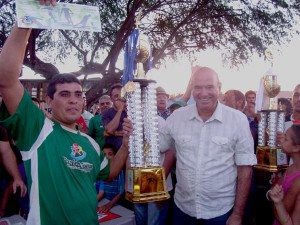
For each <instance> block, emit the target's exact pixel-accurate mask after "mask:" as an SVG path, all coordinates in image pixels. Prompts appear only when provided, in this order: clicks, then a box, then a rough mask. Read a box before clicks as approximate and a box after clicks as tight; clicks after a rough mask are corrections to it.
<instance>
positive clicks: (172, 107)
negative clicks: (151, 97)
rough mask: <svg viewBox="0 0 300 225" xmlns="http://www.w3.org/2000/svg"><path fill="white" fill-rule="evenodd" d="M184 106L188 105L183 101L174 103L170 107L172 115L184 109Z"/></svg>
mask: <svg viewBox="0 0 300 225" xmlns="http://www.w3.org/2000/svg"><path fill="white" fill-rule="evenodd" d="M184 106H186V103H185V102H184V101H182V100H177V101H175V102H173V103H172V104H171V105H170V106H169V110H170V114H172V113H173V112H174V111H175V110H176V109H179V108H181V107H184Z"/></svg>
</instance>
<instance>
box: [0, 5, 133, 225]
mask: <svg viewBox="0 0 300 225" xmlns="http://www.w3.org/2000/svg"><path fill="white" fill-rule="evenodd" d="M51 2H52V3H53V4H55V3H56V1H55V0H54V1H53V0H52V1H50V3H51ZM48 3H49V1H48ZM30 33H31V29H24V28H18V26H17V24H15V25H14V27H13V28H12V31H11V33H10V35H9V37H8V38H7V40H6V41H5V44H4V46H3V48H2V51H1V54H0V92H1V94H2V96H3V102H4V104H2V105H1V109H0V118H1V120H2V121H1V123H2V124H3V125H4V126H5V127H7V129H8V130H9V131H10V133H11V135H12V138H13V140H14V141H15V143H16V146H17V147H18V149H20V150H21V153H22V157H23V161H24V164H25V168H26V173H27V178H28V186H29V187H30V211H29V215H28V218H27V224H42V225H46V224H95V225H96V224H97V225H98V224H99V222H98V216H97V212H96V207H97V198H96V191H95V187H94V183H95V181H96V179H98V180H111V179H113V178H114V177H115V176H117V175H118V174H119V172H120V170H121V169H122V168H123V166H124V163H125V161H126V158H127V156H128V139H129V135H130V134H131V133H132V123H131V121H130V120H129V119H124V123H123V142H122V146H121V147H120V149H119V151H118V153H117V154H116V156H115V157H114V158H113V159H111V160H108V159H107V158H106V157H105V156H104V154H103V152H102V151H100V148H99V146H98V144H97V143H96V142H95V141H94V140H93V139H92V138H91V137H89V136H88V135H86V134H84V133H81V132H80V131H79V130H77V129H76V121H77V120H78V119H79V117H80V115H81V112H82V107H83V97H82V93H83V90H82V86H81V83H80V81H79V80H78V79H77V78H76V77H75V76H74V75H72V74H59V75H56V76H54V77H53V78H52V79H51V80H50V81H49V83H48V87H47V97H46V100H47V104H48V105H49V107H51V108H52V118H51V119H49V118H47V117H46V116H45V115H44V113H43V112H42V111H41V110H40V109H38V108H37V107H36V106H35V105H34V104H33V102H32V100H31V97H30V96H29V94H28V93H27V92H26V91H25V89H24V87H23V86H22V84H21V83H20V80H19V74H20V71H21V68H22V62H23V59H24V54H25V50H26V45H27V43H28V39H29V36H30ZM24 129H25V130H24ZM25 131H26V132H25Z"/></svg>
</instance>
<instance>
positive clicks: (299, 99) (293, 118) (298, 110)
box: [284, 84, 300, 164]
mask: <svg viewBox="0 0 300 225" xmlns="http://www.w3.org/2000/svg"><path fill="white" fill-rule="evenodd" d="M292 108H293V111H292V114H291V115H287V116H286V117H285V123H284V128H285V131H286V130H287V129H288V128H290V127H291V126H292V125H293V123H300V84H297V85H296V86H295V88H294V90H293V95H292ZM292 163H293V160H292V159H289V164H292Z"/></svg>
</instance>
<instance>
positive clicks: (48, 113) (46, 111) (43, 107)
mask: <svg viewBox="0 0 300 225" xmlns="http://www.w3.org/2000/svg"><path fill="white" fill-rule="evenodd" d="M40 109H41V110H42V111H43V112H44V114H45V115H46V116H47V117H48V118H50V117H51V109H50V108H48V106H47V103H46V101H45V100H43V99H42V100H41V101H40Z"/></svg>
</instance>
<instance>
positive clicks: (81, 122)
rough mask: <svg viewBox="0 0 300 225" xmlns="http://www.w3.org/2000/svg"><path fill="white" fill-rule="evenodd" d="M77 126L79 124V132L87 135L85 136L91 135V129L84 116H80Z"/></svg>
mask: <svg viewBox="0 0 300 225" xmlns="http://www.w3.org/2000/svg"><path fill="white" fill-rule="evenodd" d="M76 124H77V126H78V130H80V132H82V133H85V134H88V133H89V128H88V126H87V124H86V122H85V120H84V118H83V116H82V115H80V117H79V119H78V120H77V121H76Z"/></svg>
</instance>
